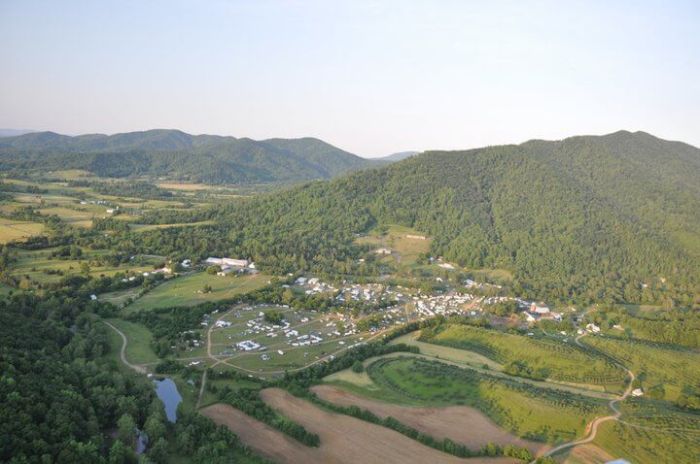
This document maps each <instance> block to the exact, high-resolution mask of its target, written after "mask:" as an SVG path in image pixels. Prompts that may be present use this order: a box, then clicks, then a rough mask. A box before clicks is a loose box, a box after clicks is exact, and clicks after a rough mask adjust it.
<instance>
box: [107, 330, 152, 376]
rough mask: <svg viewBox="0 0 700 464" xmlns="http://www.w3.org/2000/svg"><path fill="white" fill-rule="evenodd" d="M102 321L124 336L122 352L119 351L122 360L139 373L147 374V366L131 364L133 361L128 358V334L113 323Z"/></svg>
mask: <svg viewBox="0 0 700 464" xmlns="http://www.w3.org/2000/svg"><path fill="white" fill-rule="evenodd" d="M102 322H104V323H105V324H107V325H108V326H110V327H111V328H112V329H113V330H114V331H115V332H117V333H118V334H119V336H120V337H122V347H121V350H120V352H119V357H120V358H121V360H122V362H123V363H124V365H125V366H127V367H129V368H130V369H133V370H135V371H136V372H138V373H139V374H146V373H147V371H146V368H145V367H143V366H140V365H138V364H131V363H130V362H129V360H128V359H126V347H127V345H128V343H129V340H128V339H127V338H126V335H124V332H122V331H121V330H119V329H117V328H116V327H115V326H113V325H112V324H110V323H109V322H107V321H102Z"/></svg>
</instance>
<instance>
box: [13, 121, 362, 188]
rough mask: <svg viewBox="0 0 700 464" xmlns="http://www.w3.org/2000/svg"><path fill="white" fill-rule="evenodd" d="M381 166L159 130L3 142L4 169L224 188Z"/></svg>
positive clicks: (280, 145) (288, 143) (316, 142)
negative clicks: (83, 172) (163, 179)
mask: <svg viewBox="0 0 700 464" xmlns="http://www.w3.org/2000/svg"><path fill="white" fill-rule="evenodd" d="M374 165H375V163H374V162H373V161H371V160H366V159H364V158H361V157H359V156H357V155H354V154H352V153H350V152H347V151H345V150H342V149H340V148H337V147H335V146H333V145H330V144H328V143H327V142H324V141H323V140H320V139H317V138H313V137H304V138H298V139H283V138H271V139H266V140H253V139H250V138H235V137H231V136H218V135H207V134H202V135H191V134H187V133H185V132H182V131H180V130H174V129H152V130H148V131H138V132H126V133H119V134H114V135H105V134H85V135H79V136H67V135H62V134H58V133H55V132H36V133H30V134H24V135H20V136H16V137H6V138H2V139H0V169H2V170H11V169H18V170H34V169H55V170H58V169H65V168H73V169H85V170H87V171H90V172H93V173H95V174H96V175H98V176H101V177H138V176H151V177H162V176H166V177H171V178H173V179H178V180H186V181H194V182H205V183H211V184H221V183H241V184H246V183H266V182H299V181H308V180H313V179H327V178H331V177H334V176H337V175H340V174H343V173H346V172H350V171H354V170H358V169H362V168H366V167H371V166H374Z"/></svg>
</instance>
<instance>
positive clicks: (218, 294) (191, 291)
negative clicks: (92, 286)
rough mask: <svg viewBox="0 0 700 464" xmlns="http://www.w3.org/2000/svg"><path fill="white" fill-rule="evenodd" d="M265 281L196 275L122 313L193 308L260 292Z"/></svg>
mask: <svg viewBox="0 0 700 464" xmlns="http://www.w3.org/2000/svg"><path fill="white" fill-rule="evenodd" d="M268 281H269V277H268V276H266V275H264V274H254V275H247V276H230V275H229V276H225V277H221V276H216V275H210V274H207V273H206V272H198V273H194V274H190V275H185V276H182V277H177V278H174V279H172V280H170V281H168V282H165V283H163V284H161V285H159V286H157V287H156V288H155V289H153V290H152V291H150V292H148V293H146V294H145V295H144V296H142V297H141V298H139V299H138V300H136V301H135V302H134V303H132V304H130V305H129V306H127V307H126V308H125V311H127V313H133V312H136V311H140V310H143V309H155V308H167V307H172V306H195V305H198V304H201V303H204V302H207V301H219V300H224V299H227V298H232V297H234V296H236V295H239V294H242V293H246V292H250V291H253V290H257V289H259V288H262V287H264V286H265V285H267V282H268ZM205 285H209V286H211V292H204V286H205Z"/></svg>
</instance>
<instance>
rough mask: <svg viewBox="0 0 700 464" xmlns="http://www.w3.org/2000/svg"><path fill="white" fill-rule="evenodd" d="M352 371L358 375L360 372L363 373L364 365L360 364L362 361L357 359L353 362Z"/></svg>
mask: <svg viewBox="0 0 700 464" xmlns="http://www.w3.org/2000/svg"><path fill="white" fill-rule="evenodd" d="M352 371H353V372H356V373H358V374H359V373H360V372H364V371H365V365H364V364H362V361H360V360H359V359H358V360H357V361H355V362H354V363H353V364H352Z"/></svg>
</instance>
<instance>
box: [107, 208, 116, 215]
mask: <svg viewBox="0 0 700 464" xmlns="http://www.w3.org/2000/svg"><path fill="white" fill-rule="evenodd" d="M106 213H107V214H114V209H113V208H108V209H107V211H106Z"/></svg>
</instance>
